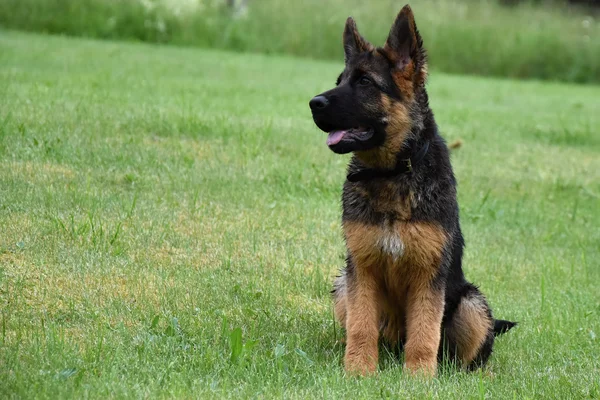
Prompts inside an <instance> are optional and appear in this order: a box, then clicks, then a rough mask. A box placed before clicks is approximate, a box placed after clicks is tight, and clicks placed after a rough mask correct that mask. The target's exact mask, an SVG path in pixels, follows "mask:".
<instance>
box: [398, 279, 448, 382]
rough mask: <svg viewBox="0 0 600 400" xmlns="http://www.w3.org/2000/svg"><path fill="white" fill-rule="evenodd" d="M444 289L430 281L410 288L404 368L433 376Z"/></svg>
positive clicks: (442, 313) (440, 327) (435, 365)
mask: <svg viewBox="0 0 600 400" xmlns="http://www.w3.org/2000/svg"><path fill="white" fill-rule="evenodd" d="M444 294H445V293H444V289H443V288H440V287H435V285H433V284H432V283H431V282H428V283H427V284H422V285H417V286H416V287H414V288H411V289H409V292H408V299H407V301H408V304H407V306H408V308H407V315H406V317H407V318H406V322H407V331H406V333H407V338H406V339H407V340H406V346H405V355H406V364H405V365H406V368H408V369H409V370H410V372H412V373H418V372H422V373H424V374H425V375H426V376H435V374H436V370H437V353H438V349H439V346H440V339H441V329H442V317H443V315H444Z"/></svg>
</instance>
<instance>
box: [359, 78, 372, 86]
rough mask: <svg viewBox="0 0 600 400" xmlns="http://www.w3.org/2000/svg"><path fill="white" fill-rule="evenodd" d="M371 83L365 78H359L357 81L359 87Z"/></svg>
mask: <svg viewBox="0 0 600 400" xmlns="http://www.w3.org/2000/svg"><path fill="white" fill-rule="evenodd" d="M371 83H372V82H371V80H370V79H369V78H368V77H366V76H361V77H360V79H359V80H358V84H359V85H361V86H366V85H370V84H371Z"/></svg>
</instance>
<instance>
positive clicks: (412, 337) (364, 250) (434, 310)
mask: <svg viewBox="0 0 600 400" xmlns="http://www.w3.org/2000/svg"><path fill="white" fill-rule="evenodd" d="M343 227H344V234H345V237H346V244H347V247H348V251H349V252H350V255H351V256H352V259H353V261H354V263H355V273H356V276H355V278H354V281H355V282H356V286H357V290H356V293H354V294H351V291H349V292H348V294H347V299H346V301H345V304H346V307H347V309H346V311H345V312H346V313H347V314H346V315H347V317H346V323H347V326H346V327H347V330H348V344H349V345H350V344H351V343H352V346H351V347H350V348H347V349H346V356H347V357H346V369H349V370H352V371H358V372H360V371H367V372H371V371H372V368H373V364H372V363H371V362H369V361H367V360H371V359H373V349H375V353H376V352H377V351H376V349H377V339H378V337H379V327H380V325H381V322H382V321H387V325H385V326H384V329H383V332H382V333H383V335H384V336H385V337H386V338H387V339H390V342H392V343H395V342H397V339H398V338H399V337H402V335H403V332H404V330H405V329H406V333H407V347H406V366H407V367H408V368H409V369H410V370H411V371H415V370H424V371H425V373H426V374H428V375H431V374H432V373H434V372H435V367H436V365H437V360H436V357H435V356H436V354H437V349H438V346H439V341H440V329H441V318H442V314H443V310H444V300H443V293H442V292H441V291H438V290H435V289H433V288H432V281H433V279H434V277H435V275H436V273H437V271H438V269H439V263H440V260H441V254H442V251H443V248H444V245H445V241H446V234H445V233H444V231H443V230H442V229H441V228H440V227H439V226H437V225H434V224H430V223H422V222H419V223H414V222H407V221H395V222H393V223H390V224H388V225H387V226H370V225H364V224H361V223H356V222H350V221H345V222H344V223H343ZM390 236H391V237H398V238H399V239H400V240H401V242H402V245H403V246H402V252H401V254H390V253H389V252H386V247H385V246H384V245H383V244H382V238H386V237H390ZM352 292H353V291H352ZM357 299H361V301H360V302H357ZM342 304H344V303H343V300H341V301H340V300H339V301H338V303H336V309H337V308H341V307H342ZM367 313H373V315H375V316H377V319H376V320H373V318H372V315H367ZM336 314H337V315H338V318H339V316H340V315H344V311H342V310H339V309H338V310H337V311H336ZM405 315H406V320H407V321H408V322H407V326H406V327H404V326H403V321H404V320H405V318H404V316H405ZM380 317H381V318H380ZM355 318H359V319H360V320H361V321H362V322H360V323H358V322H356V320H355ZM374 327H375V328H374ZM374 329H375V330H376V332H377V334H373V332H374ZM351 338H353V339H351ZM369 340H371V341H372V342H371V343H370V344H367V341H369ZM357 343H359V344H357ZM349 354H350V356H349ZM348 363H350V364H348Z"/></svg>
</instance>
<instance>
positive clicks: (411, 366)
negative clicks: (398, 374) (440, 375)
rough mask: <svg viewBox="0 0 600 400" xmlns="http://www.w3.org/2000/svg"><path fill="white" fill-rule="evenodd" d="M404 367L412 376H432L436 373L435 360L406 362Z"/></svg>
mask: <svg viewBox="0 0 600 400" xmlns="http://www.w3.org/2000/svg"><path fill="white" fill-rule="evenodd" d="M404 369H405V370H406V371H408V372H409V373H410V375H412V376H416V377H424V378H433V377H435V375H436V373H437V361H430V362H421V361H417V362H408V361H407V362H406V363H405V364H404Z"/></svg>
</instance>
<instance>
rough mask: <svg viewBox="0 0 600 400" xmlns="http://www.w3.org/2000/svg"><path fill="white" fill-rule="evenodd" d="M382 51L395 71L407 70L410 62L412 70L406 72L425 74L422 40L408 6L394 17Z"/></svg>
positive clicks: (425, 66)
mask: <svg viewBox="0 0 600 400" xmlns="http://www.w3.org/2000/svg"><path fill="white" fill-rule="evenodd" d="M384 50H385V53H386V54H387V55H388V57H389V58H390V61H391V62H392V63H393V64H395V68H396V69H398V70H401V71H402V70H407V69H408V68H407V67H408V66H409V65H410V64H411V62H412V64H413V69H412V71H407V72H410V73H415V72H421V73H424V74H425V75H426V74H427V65H426V56H425V50H424V49H423V39H421V35H420V34H419V31H418V30H417V25H416V24H415V16H414V15H413V12H412V10H411V8H410V6H409V5H408V4H407V5H405V6H404V7H403V8H402V10H400V13H399V14H398V16H397V17H396V21H394V25H392V29H390V34H389V36H388V38H387V41H386V42H385V46H384ZM423 78H424V76H423Z"/></svg>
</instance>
